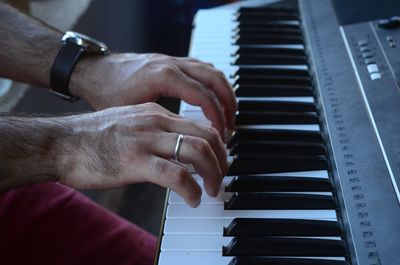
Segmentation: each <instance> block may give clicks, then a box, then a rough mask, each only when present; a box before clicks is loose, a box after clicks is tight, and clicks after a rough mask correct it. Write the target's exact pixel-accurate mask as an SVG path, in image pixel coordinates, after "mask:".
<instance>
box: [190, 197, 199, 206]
mask: <svg viewBox="0 0 400 265" xmlns="http://www.w3.org/2000/svg"><path fill="white" fill-rule="evenodd" d="M200 203H201V198H199V200H198V201H197V202H196V203H194V204H192V205H191V206H192V207H193V208H197V207H199V205H200Z"/></svg>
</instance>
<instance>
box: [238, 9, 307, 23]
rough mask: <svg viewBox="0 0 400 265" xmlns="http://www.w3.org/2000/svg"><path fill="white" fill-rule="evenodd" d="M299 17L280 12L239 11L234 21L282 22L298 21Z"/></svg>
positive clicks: (291, 13) (292, 13)
mask: <svg viewBox="0 0 400 265" xmlns="http://www.w3.org/2000/svg"><path fill="white" fill-rule="evenodd" d="M298 19H299V15H298V14H297V13H294V12H282V11H263V12H261V11H256V12H243V11H239V14H238V16H237V18H236V21H238V22H241V21H248V20H252V21H255V20H257V21H283V20H289V21H290V20H298Z"/></svg>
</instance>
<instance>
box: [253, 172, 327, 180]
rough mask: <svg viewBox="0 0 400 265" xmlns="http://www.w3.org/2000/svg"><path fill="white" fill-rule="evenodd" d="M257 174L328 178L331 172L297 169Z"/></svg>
mask: <svg viewBox="0 0 400 265" xmlns="http://www.w3.org/2000/svg"><path fill="white" fill-rule="evenodd" d="M257 176H277V177H285V176H288V177H310V178H323V179H328V178H329V173H328V171H326V170H312V171H296V172H281V173H270V174H258V175H257Z"/></svg>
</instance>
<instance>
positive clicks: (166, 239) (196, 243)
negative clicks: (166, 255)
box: [161, 234, 232, 251]
mask: <svg viewBox="0 0 400 265" xmlns="http://www.w3.org/2000/svg"><path fill="white" fill-rule="evenodd" d="M231 240H232V238H230V237H223V236H221V235H190V234H189V235H164V236H163V239H162V241H161V251H218V250H221V248H222V245H226V244H229V242H230V241H231Z"/></svg>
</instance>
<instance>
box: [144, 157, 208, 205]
mask: <svg viewBox="0 0 400 265" xmlns="http://www.w3.org/2000/svg"><path fill="white" fill-rule="evenodd" d="M146 166H148V168H150V171H149V173H148V174H149V175H148V176H147V180H149V181H150V182H152V183H155V184H157V185H160V186H163V187H166V188H170V189H172V190H173V191H175V192H176V193H177V194H179V196H181V197H182V198H183V199H184V200H185V202H186V203H187V204H188V205H189V206H191V207H197V206H198V205H199V204H200V198H201V188H200V186H199V184H198V183H197V182H196V180H195V179H194V178H193V177H192V176H191V175H190V174H189V172H188V170H187V169H186V168H185V167H184V166H182V165H180V164H177V163H174V162H172V161H168V160H166V159H163V158H160V157H156V156H152V157H151V158H150V159H149V160H148V165H146Z"/></svg>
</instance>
